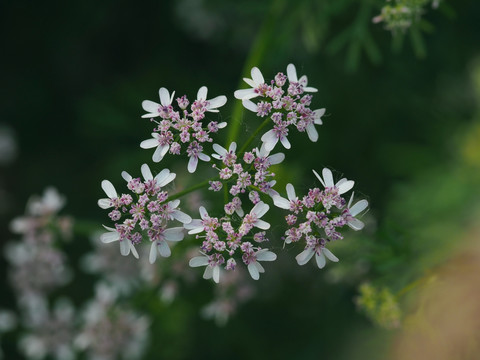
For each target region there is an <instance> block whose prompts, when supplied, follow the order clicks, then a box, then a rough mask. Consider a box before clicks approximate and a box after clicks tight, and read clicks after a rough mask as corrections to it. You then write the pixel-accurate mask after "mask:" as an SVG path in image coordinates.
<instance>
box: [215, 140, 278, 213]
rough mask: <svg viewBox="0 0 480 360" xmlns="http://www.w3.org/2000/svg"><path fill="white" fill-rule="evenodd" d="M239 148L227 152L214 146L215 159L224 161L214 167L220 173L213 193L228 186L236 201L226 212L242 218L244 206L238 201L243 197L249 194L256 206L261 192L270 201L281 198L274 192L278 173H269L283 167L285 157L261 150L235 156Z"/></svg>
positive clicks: (230, 204)
mask: <svg viewBox="0 0 480 360" xmlns="http://www.w3.org/2000/svg"><path fill="white" fill-rule="evenodd" d="M236 148H237V144H236V143H235V142H232V143H231V144H230V146H229V148H228V150H226V149H225V148H223V147H222V146H220V145H218V144H214V145H213V149H214V150H215V151H216V152H217V153H216V154H213V155H212V157H213V158H215V159H217V160H220V161H222V164H221V165H213V167H214V168H215V169H217V170H218V173H219V178H220V181H215V182H212V183H211V188H210V190H214V191H219V190H220V189H222V188H223V186H226V187H227V188H228V193H229V194H230V195H231V196H233V199H232V201H231V202H229V203H227V204H226V205H225V212H226V213H227V214H228V215H231V214H233V212H237V214H238V215H239V216H243V210H242V209H241V205H242V202H241V200H240V198H239V197H238V196H239V195H240V194H244V193H248V198H249V200H250V201H251V202H252V203H253V204H254V205H255V204H257V203H259V202H260V195H259V193H258V192H261V193H263V194H267V195H269V196H271V197H273V196H275V195H278V193H277V192H276V191H275V190H273V186H274V185H275V183H276V182H275V180H273V178H274V177H275V173H273V172H271V171H270V167H271V166H272V165H277V164H280V163H281V162H282V161H283V160H284V159H285V155H284V154H283V153H277V154H274V155H269V151H266V150H265V148H261V149H260V150H258V148H257V149H253V150H252V151H249V152H245V153H244V154H243V156H240V154H239V155H237V154H236V152H235V151H236Z"/></svg>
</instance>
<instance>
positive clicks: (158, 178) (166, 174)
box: [122, 164, 177, 188]
mask: <svg viewBox="0 0 480 360" xmlns="http://www.w3.org/2000/svg"><path fill="white" fill-rule="evenodd" d="M140 171H141V172H142V176H143V178H144V179H145V181H151V180H155V183H156V184H157V186H158V187H160V188H162V187H164V186H165V185H167V184H169V183H170V182H172V181H173V180H174V179H175V177H176V176H177V175H176V174H175V173H171V172H170V170H169V169H163V170H162V171H160V172H159V173H158V174H157V175H155V177H153V175H152V171H151V170H150V167H149V166H148V165H147V164H143V165H142V167H141V168H140ZM122 177H123V179H124V180H125V181H126V182H130V181H132V180H133V178H132V176H131V175H130V174H129V173H127V172H126V171H122Z"/></svg>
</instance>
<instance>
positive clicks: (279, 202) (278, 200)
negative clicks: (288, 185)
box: [273, 196, 290, 210]
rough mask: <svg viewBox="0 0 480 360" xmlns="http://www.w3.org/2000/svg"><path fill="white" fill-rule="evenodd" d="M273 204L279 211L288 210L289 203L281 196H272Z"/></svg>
mask: <svg viewBox="0 0 480 360" xmlns="http://www.w3.org/2000/svg"><path fill="white" fill-rule="evenodd" d="M273 204H274V205H275V206H276V207H279V208H280V209H285V210H288V209H290V201H289V200H287V199H284V198H282V197H281V196H273Z"/></svg>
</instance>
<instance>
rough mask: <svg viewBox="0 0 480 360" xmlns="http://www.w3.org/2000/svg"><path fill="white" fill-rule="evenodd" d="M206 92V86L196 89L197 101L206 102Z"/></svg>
mask: <svg viewBox="0 0 480 360" xmlns="http://www.w3.org/2000/svg"><path fill="white" fill-rule="evenodd" d="M207 92H208V89H207V87H206V86H202V87H201V88H200V89H198V92H197V100H207Z"/></svg>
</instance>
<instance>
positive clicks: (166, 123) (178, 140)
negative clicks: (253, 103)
mask: <svg viewBox="0 0 480 360" xmlns="http://www.w3.org/2000/svg"><path fill="white" fill-rule="evenodd" d="M159 95H160V102H161V104H158V103H156V102H153V101H150V100H145V101H143V103H142V106H143V109H144V110H145V111H148V113H147V114H145V115H143V116H142V117H144V118H150V119H151V121H153V122H155V123H156V124H157V127H156V128H154V130H153V133H152V138H151V139H148V140H144V141H142V143H141V144H140V147H142V148H144V149H150V148H156V150H155V152H154V153H153V157H152V159H153V161H154V162H159V161H161V160H162V159H163V157H164V156H165V154H167V152H169V153H170V154H172V155H180V154H181V153H182V147H183V150H184V152H185V153H186V154H187V155H188V157H189V163H188V171H189V172H191V173H193V172H195V170H196V168H197V164H198V159H200V160H203V161H209V160H210V158H209V156H208V155H205V154H204V153H203V150H204V149H203V145H202V144H204V143H206V142H212V138H211V136H210V135H211V134H214V133H216V132H218V130H219V129H221V128H224V127H225V126H226V125H227V123H225V122H222V123H218V122H216V121H210V122H208V124H206V126H205V125H204V123H203V121H204V119H205V113H206V112H218V110H217V108H219V107H221V106H223V105H224V104H225V103H226V101H227V98H226V97H225V96H223V95H222V96H218V97H216V98H214V99H211V100H207V99H206V98H207V88H206V87H205V86H203V87H201V88H200V90H199V91H198V94H197V99H196V100H195V101H194V102H193V103H192V104H191V105H190V110H189V109H188V107H189V104H190V101H189V100H188V99H187V97H186V95H183V96H182V97H179V98H177V99H176V102H177V105H178V108H179V110H175V109H174V106H173V97H174V95H175V92H173V93H172V95H171V96H170V93H169V92H168V90H167V89H165V88H161V89H160V90H159ZM185 148H186V149H185Z"/></svg>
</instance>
